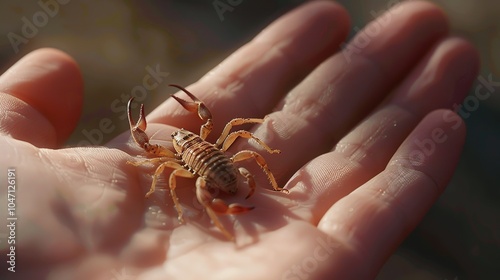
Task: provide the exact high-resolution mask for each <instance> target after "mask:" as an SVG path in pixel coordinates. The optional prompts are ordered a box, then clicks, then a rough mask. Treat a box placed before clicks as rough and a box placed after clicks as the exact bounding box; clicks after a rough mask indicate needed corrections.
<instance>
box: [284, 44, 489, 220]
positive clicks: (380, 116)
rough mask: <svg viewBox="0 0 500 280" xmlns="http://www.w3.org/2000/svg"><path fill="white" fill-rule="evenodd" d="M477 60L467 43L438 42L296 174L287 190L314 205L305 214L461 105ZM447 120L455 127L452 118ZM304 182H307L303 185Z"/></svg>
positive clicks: (316, 212)
mask: <svg viewBox="0 0 500 280" xmlns="http://www.w3.org/2000/svg"><path fill="white" fill-rule="evenodd" d="M478 61H479V58H478V55H477V52H476V51H475V50H474V48H473V47H472V46H471V45H470V44H469V43H467V42H465V41H463V40H461V39H457V38H449V39H446V40H443V41H441V42H440V43H439V44H437V46H436V47H435V48H434V49H433V50H432V51H431V52H430V53H429V54H428V55H427V56H426V57H425V58H424V59H423V60H422V62H421V63H420V64H419V65H418V66H417V67H416V68H415V70H414V71H413V72H412V73H411V74H410V75H409V76H408V78H407V79H406V80H405V81H404V82H403V83H402V85H401V86H400V87H399V88H398V89H397V90H396V91H395V94H394V96H393V97H392V98H391V99H390V100H389V101H388V102H387V103H386V104H385V105H384V106H383V107H381V108H379V110H378V111H377V112H375V113H374V114H373V115H371V116H370V117H369V118H367V119H366V120H364V121H363V122H362V123H361V124H360V125H359V126H358V127H356V128H355V129H354V130H353V131H352V132H351V133H349V134H348V135H347V136H346V137H344V138H343V139H342V140H341V141H340V142H339V143H338V144H337V146H336V147H335V149H334V150H333V151H332V152H330V153H327V154H325V155H323V156H321V157H319V158H317V159H315V160H313V161H311V162H310V163H308V164H307V165H306V166H305V168H304V169H303V171H301V172H299V173H297V174H295V176H294V178H293V180H292V182H291V183H290V184H289V186H288V188H290V189H293V193H295V194H293V193H292V195H293V196H300V195H303V194H308V196H307V199H306V200H309V201H310V203H312V204H313V205H314V206H313V207H308V208H309V209H311V210H307V211H312V212H313V214H312V215H313V217H314V218H313V220H314V221H316V220H317V219H318V218H319V217H321V216H322V215H323V213H324V211H326V209H328V208H330V206H331V205H332V204H333V203H335V202H336V201H337V200H339V199H341V198H342V197H344V196H345V195H347V194H349V193H350V192H352V191H353V190H354V189H356V188H357V187H358V186H360V185H362V184H363V183H365V182H366V181H368V180H369V179H370V178H372V177H373V176H375V175H376V174H378V173H379V172H381V171H382V170H383V169H384V167H385V166H386V164H387V162H388V161H389V159H390V157H391V156H392V155H393V154H394V152H395V151H396V150H397V149H398V147H399V146H400V145H401V143H402V142H403V140H404V139H405V138H406V137H407V135H408V134H409V133H410V132H411V130H413V128H414V127H415V126H416V125H417V123H418V122H419V120H421V119H422V118H423V117H424V116H425V115H426V114H428V113H429V112H431V111H433V110H435V109H438V108H447V107H452V102H455V101H457V100H461V99H462V98H463V97H464V95H465V94H466V92H467V89H468V88H469V87H470V85H471V84H472V82H473V80H474V78H475V77H476V74H477V71H478ZM448 120H449V121H450V122H456V120H454V119H453V117H452V116H449V119H448ZM307 178H312V179H307ZM308 180H309V181H310V183H304V182H307V181H308ZM311 188H313V189H311ZM327 194H328V195H327Z"/></svg>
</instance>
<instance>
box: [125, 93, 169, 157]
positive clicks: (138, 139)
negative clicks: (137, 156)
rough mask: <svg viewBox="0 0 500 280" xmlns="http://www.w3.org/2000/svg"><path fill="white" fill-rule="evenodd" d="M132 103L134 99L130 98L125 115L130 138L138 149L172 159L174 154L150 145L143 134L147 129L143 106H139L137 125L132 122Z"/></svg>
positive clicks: (163, 148)
mask: <svg viewBox="0 0 500 280" xmlns="http://www.w3.org/2000/svg"><path fill="white" fill-rule="evenodd" d="M132 101H134V98H133V97H132V98H130V100H129V101H128V103H127V115H128V122H129V124H130V133H131V134H132V138H133V139H134V141H135V143H137V145H139V147H141V148H143V149H144V150H145V151H146V152H148V153H150V154H153V155H157V156H165V157H170V158H173V157H175V154H174V153H173V152H172V151H170V150H168V149H167V148H165V147H162V146H160V145H158V144H151V143H149V137H148V135H147V134H146V132H144V131H145V130H146V127H147V122H146V117H145V116H144V104H141V109H140V113H139V120H138V121H137V124H136V123H135V122H134V120H133V119H132V110H131V106H132Z"/></svg>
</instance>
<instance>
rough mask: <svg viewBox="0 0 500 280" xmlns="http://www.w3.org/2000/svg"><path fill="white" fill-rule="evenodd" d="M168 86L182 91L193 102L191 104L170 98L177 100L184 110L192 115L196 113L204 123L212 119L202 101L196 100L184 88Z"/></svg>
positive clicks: (177, 98) (176, 98)
mask: <svg viewBox="0 0 500 280" xmlns="http://www.w3.org/2000/svg"><path fill="white" fill-rule="evenodd" d="M169 86H172V87H175V88H178V89H180V90H182V91H183V92H184V93H186V94H187V95H188V96H189V98H191V100H193V102H189V101H186V100H183V99H181V98H179V97H176V96H174V95H172V97H173V98H174V99H175V100H177V102H179V103H180V104H181V105H182V107H184V109H186V110H188V111H189V112H192V113H198V116H199V117H200V119H202V120H204V121H207V120H209V119H212V114H211V113H210V110H208V108H207V106H205V104H203V102H202V101H200V100H199V99H198V98H196V96H194V95H193V94H192V93H190V92H189V91H187V90H186V89H185V88H183V87H181V86H179V85H174V84H171V85H169Z"/></svg>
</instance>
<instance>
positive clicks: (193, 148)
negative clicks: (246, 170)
mask: <svg viewBox="0 0 500 280" xmlns="http://www.w3.org/2000/svg"><path fill="white" fill-rule="evenodd" d="M181 145H182V147H183V150H184V152H183V153H182V161H183V162H184V164H185V168H186V169H188V170H189V171H190V172H192V173H193V174H197V175H198V176H201V177H204V178H205V179H206V180H207V183H208V184H211V185H213V187H217V188H219V189H221V190H223V191H225V192H229V193H234V192H236V187H237V171H236V169H235V167H234V166H233V163H232V162H231V160H230V159H229V157H227V156H226V155H225V154H224V153H223V152H222V151H221V150H219V149H217V148H216V147H215V146H214V145H213V144H211V143H209V142H207V141H204V140H203V139H201V138H200V137H199V136H198V135H194V134H193V135H191V139H187V140H186V141H184V142H183V143H182V144H181Z"/></svg>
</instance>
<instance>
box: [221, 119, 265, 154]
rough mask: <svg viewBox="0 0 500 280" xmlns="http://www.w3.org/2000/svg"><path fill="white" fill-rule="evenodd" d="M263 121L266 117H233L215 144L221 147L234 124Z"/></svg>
mask: <svg viewBox="0 0 500 280" xmlns="http://www.w3.org/2000/svg"><path fill="white" fill-rule="evenodd" d="M263 122H264V119H256V118H236V119H232V120H231V121H229V122H228V123H227V124H226V126H225V127H224V130H223V131H222V133H221V135H220V136H219V139H217V142H215V146H217V147H219V148H220V147H221V145H222V142H225V141H224V140H225V139H226V137H227V136H228V134H229V131H230V130H231V129H232V128H233V126H236V125H243V124H246V123H263ZM233 142H234V140H233ZM231 143H232V142H231Z"/></svg>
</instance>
